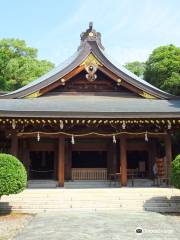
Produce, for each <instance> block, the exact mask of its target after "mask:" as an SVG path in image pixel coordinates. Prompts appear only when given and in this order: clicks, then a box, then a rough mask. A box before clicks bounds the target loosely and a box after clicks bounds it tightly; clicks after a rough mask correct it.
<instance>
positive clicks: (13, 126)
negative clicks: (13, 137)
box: [12, 119, 16, 129]
mask: <svg viewBox="0 0 180 240" xmlns="http://www.w3.org/2000/svg"><path fill="white" fill-rule="evenodd" d="M15 128H16V121H15V120H14V119H13V120H12V129H15Z"/></svg>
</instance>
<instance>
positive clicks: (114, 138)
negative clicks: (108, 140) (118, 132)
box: [113, 135, 116, 143]
mask: <svg viewBox="0 0 180 240" xmlns="http://www.w3.org/2000/svg"><path fill="white" fill-rule="evenodd" d="M113 143H116V136H115V135H113Z"/></svg>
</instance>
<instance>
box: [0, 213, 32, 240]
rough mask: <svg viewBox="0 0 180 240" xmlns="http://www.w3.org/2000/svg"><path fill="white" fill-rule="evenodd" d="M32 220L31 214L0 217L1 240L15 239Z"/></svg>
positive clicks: (13, 214)
mask: <svg viewBox="0 0 180 240" xmlns="http://www.w3.org/2000/svg"><path fill="white" fill-rule="evenodd" d="M32 218H33V215H29V214H17V213H12V214H8V215H0V240H11V239H13V238H14V237H15V236H16V235H17V234H18V233H19V232H20V231H21V230H22V229H23V228H24V226H25V225H26V224H27V223H28V222H29V221H30V220H31V219H32Z"/></svg>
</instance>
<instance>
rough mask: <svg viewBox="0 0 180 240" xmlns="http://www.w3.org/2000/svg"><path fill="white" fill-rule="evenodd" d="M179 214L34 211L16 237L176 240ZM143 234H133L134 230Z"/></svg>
mask: <svg viewBox="0 0 180 240" xmlns="http://www.w3.org/2000/svg"><path fill="white" fill-rule="evenodd" d="M179 218H180V217H175V216H168V215H166V216H165V215H162V214H159V213H153V212H127V211H124V212H123V211H120V210H98V211H92V210H85V211H59V212H52V211H51V212H47V213H39V214H37V215H36V216H35V217H34V218H33V219H32V220H31V221H30V222H29V224H28V225H27V226H26V227H25V228H24V229H23V231H22V232H21V233H20V234H19V235H18V236H16V238H15V239H16V240H46V239H47V240H49V239H52V240H66V239H67V240H120V239H122V240H136V239H149V240H150V239H151V240H162V239H163V240H166V239H168V240H169V239H171V240H179V239H180V228H179V226H180V219H179ZM137 228H139V229H142V233H136V229H137Z"/></svg>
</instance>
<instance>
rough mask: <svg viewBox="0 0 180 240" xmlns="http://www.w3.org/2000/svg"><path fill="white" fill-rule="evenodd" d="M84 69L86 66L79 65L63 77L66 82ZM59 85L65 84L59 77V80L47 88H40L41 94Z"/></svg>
mask: <svg viewBox="0 0 180 240" xmlns="http://www.w3.org/2000/svg"><path fill="white" fill-rule="evenodd" d="M83 69H84V66H78V67H77V68H75V69H74V70H72V71H71V72H69V73H68V74H67V75H65V76H64V77H62V78H63V79H65V83H66V81H67V80H69V79H70V78H72V77H74V76H75V75H77V74H78V73H80V72H81V71H82V70H83ZM59 86H63V85H62V82H61V81H60V80H58V79H57V81H55V82H54V83H52V84H50V85H48V86H47V87H45V88H42V89H41V90H40V93H41V95H43V94H45V93H47V92H49V91H51V90H53V89H54V88H57V87H59Z"/></svg>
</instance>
